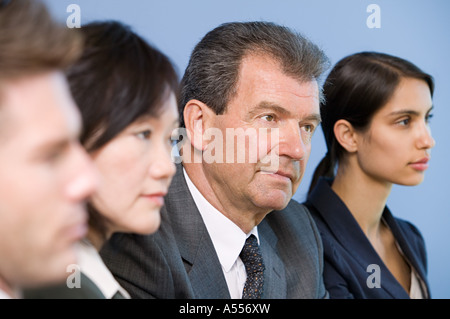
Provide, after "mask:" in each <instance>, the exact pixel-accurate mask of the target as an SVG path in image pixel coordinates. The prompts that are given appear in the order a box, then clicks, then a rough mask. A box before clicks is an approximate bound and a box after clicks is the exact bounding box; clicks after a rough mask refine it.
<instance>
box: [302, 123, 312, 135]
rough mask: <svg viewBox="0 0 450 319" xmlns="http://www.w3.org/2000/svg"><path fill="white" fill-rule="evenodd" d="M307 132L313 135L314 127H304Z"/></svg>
mask: <svg viewBox="0 0 450 319" xmlns="http://www.w3.org/2000/svg"><path fill="white" fill-rule="evenodd" d="M303 127H304V129H305V131H306V132H308V133H313V132H314V125H305V126H303Z"/></svg>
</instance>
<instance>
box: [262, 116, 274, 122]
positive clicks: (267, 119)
mask: <svg viewBox="0 0 450 319" xmlns="http://www.w3.org/2000/svg"><path fill="white" fill-rule="evenodd" d="M261 118H262V119H264V120H266V121H267V122H273V121H275V116H273V115H270V114H268V115H264V116H262V117H261Z"/></svg>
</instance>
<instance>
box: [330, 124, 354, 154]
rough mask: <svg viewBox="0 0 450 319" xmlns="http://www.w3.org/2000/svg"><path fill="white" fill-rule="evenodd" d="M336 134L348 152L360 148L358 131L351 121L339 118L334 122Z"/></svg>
mask: <svg viewBox="0 0 450 319" xmlns="http://www.w3.org/2000/svg"><path fill="white" fill-rule="evenodd" d="M334 136H335V137H336V140H337V141H338V142H339V144H341V146H342V147H343V148H344V149H345V150H346V151H347V152H349V153H354V152H356V151H357V150H358V143H357V136H356V132H355V129H354V128H353V125H352V124H350V122H349V121H347V120H338V121H337V122H336V123H335V124H334Z"/></svg>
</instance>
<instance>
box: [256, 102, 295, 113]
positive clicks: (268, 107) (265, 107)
mask: <svg viewBox="0 0 450 319" xmlns="http://www.w3.org/2000/svg"><path fill="white" fill-rule="evenodd" d="M261 111H272V112H274V113H278V114H283V115H290V114H291V112H289V111H288V110H286V109H285V108H283V107H281V106H279V105H277V104H275V103H271V102H267V101H263V102H261V103H259V104H258V105H257V106H256V107H255V108H253V109H252V110H251V111H250V112H249V114H250V115H251V116H254V115H257V114H258V113H260V112H261Z"/></svg>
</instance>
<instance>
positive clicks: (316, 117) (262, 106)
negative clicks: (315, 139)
mask: <svg viewBox="0 0 450 319" xmlns="http://www.w3.org/2000/svg"><path fill="white" fill-rule="evenodd" d="M261 111H272V112H274V113H277V114H281V115H286V116H290V115H291V112H290V111H288V110H286V109H285V108H283V107H281V106H279V105H277V104H275V103H271V102H267V101H263V102H261V103H259V104H258V105H257V106H256V107H255V108H254V109H252V110H251V111H250V112H249V115H250V116H251V117H253V116H255V115H257V114H258V113H260V112H261ZM302 121H316V122H319V123H320V122H322V118H321V116H320V114H318V113H314V114H310V115H308V116H307V117H305V118H303V119H302Z"/></svg>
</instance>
